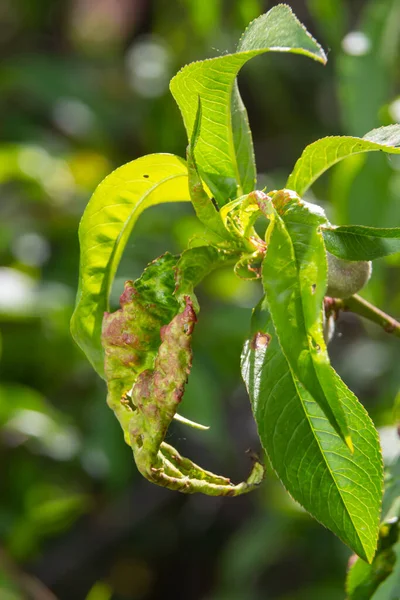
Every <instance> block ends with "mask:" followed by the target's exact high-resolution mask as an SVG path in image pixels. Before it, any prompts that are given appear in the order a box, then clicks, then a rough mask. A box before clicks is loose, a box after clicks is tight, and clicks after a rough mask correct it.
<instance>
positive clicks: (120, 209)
mask: <svg viewBox="0 0 400 600" xmlns="http://www.w3.org/2000/svg"><path fill="white" fill-rule="evenodd" d="M187 201H190V196H189V190H188V177H187V167H186V163H185V161H184V160H183V159H181V158H179V157H177V156H174V155H173V154H149V155H148V156H143V157H142V158H138V159H137V160H134V161H132V162H130V163H127V164H126V165H124V166H123V167H120V168H119V169H117V170H116V171H114V172H113V173H111V174H110V175H109V176H108V177H106V178H105V179H104V181H102V182H101V183H100V185H99V186H98V187H97V189H96V190H95V192H94V194H93V196H92V198H91V199H90V201H89V204H88V205H87V207H86V210H85V212H84V214H83V217H82V220H81V223H80V226H79V241H80V248H81V258H80V273H79V287H78V294H77V300H76V307H75V311H74V314H73V315H72V320H71V332H72V335H73V337H74V339H75V341H76V342H77V344H78V345H79V346H80V347H81V348H82V350H83V351H84V352H85V354H86V356H87V357H88V359H89V360H90V362H91V363H92V365H93V367H94V368H95V369H96V371H97V372H98V374H99V375H100V376H101V377H104V366H103V362H104V353H103V349H102V347H101V341H100V337H101V325H102V320H103V314H104V312H105V311H107V310H108V297H109V293H110V289H111V286H112V282H113V279H114V276H115V273H116V270H117V267H118V264H119V261H120V259H121V256H122V253H123V251H124V248H125V245H126V243H127V241H128V239H129V236H130V234H131V231H132V229H133V227H134V225H135V223H136V221H137V219H138V217H139V216H140V214H141V213H142V212H143V211H144V210H145V209H146V208H149V207H150V206H154V205H155V204H161V203H164V202H187Z"/></svg>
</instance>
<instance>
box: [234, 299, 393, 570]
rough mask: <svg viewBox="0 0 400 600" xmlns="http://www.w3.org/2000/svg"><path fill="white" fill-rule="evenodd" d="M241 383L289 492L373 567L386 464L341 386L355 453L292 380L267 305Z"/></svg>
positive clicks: (257, 315)
mask: <svg viewBox="0 0 400 600" xmlns="http://www.w3.org/2000/svg"><path fill="white" fill-rule="evenodd" d="M242 375H243V379H244V381H245V383H246V386H247V389H248V392H249V395H250V400H251V405H252V409H253V413H254V416H255V419H256V422H257V427H258V433H259V436H260V438H261V441H262V444H263V447H264V449H265V451H266V453H267V455H268V457H269V459H270V461H271V464H272V466H273V468H274V469H275V471H276V473H277V475H278V476H279V478H280V479H281V481H282V483H283V484H284V486H285V487H286V489H287V490H288V491H289V493H290V494H291V495H292V496H293V498H294V499H295V500H297V502H299V503H300V504H301V505H302V506H304V508H305V509H306V510H308V511H309V512H310V513H311V514H312V515H313V516H314V517H315V518H316V519H317V520H318V521H320V522H321V523H323V524H324V525H325V526H326V527H328V528H329V529H331V530H332V531H333V532H334V533H335V534H336V535H338V536H339V537H340V538H341V539H342V540H343V541H344V542H345V543H346V544H347V545H348V546H350V548H352V549H353V551H354V552H356V553H357V554H358V555H359V556H361V557H362V558H364V559H365V560H368V561H371V560H372V558H373V555H374V552H375V548H376V540H377V535H378V524H379V512H380V502H381V493H382V489H381V486H382V483H381V482H382V462H381V457H380V448H379V441H378V435H377V432H376V430H375V428H374V426H373V424H372V422H371V420H370V418H369V417H368V415H367V413H366V411H365V410H364V408H363V407H362V406H361V404H360V403H359V402H358V401H357V399H356V397H355V396H354V395H353V394H352V393H351V392H350V391H349V390H347V388H346V387H345V386H344V385H342V388H341V399H342V402H343V406H344V407H345V410H346V414H347V417H348V425H349V430H350V432H351V438H352V441H353V446H354V452H353V453H351V452H350V450H349V448H348V447H347V446H346V445H345V444H344V443H343V440H342V439H341V437H340V436H339V435H338V434H337V432H336V431H335V429H334V427H332V425H331V423H330V422H329V420H328V419H327V418H326V415H325V414H324V412H323V410H322V409H321V407H320V406H319V404H318V403H317V402H316V401H315V400H314V398H313V397H312V396H311V394H310V393H309V392H308V391H307V390H306V388H305V387H304V386H303V385H302V384H301V383H300V382H299V380H298V379H297V378H296V377H295V376H294V375H293V373H292V370H291V369H290V366H289V364H288V361H287V359H286V358H285V356H284V354H283V352H282V349H281V346H280V343H279V340H278V336H277V334H276V331H275V328H274V325H273V322H272V319H271V316H270V313H269V310H268V304H267V302H266V300H265V299H264V300H263V301H261V302H260V303H259V305H258V307H257V308H256V309H255V311H254V314H253V320H252V334H251V337H250V339H249V340H248V341H247V342H246V344H245V348H244V351H243V354H242ZM339 382H340V379H338V385H339Z"/></svg>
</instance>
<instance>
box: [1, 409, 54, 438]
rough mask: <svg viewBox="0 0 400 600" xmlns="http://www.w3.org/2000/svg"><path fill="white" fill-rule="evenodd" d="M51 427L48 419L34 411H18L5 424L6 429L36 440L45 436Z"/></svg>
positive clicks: (50, 420)
mask: <svg viewBox="0 0 400 600" xmlns="http://www.w3.org/2000/svg"><path fill="white" fill-rule="evenodd" d="M53 427H54V423H53V420H52V419H50V417H48V416H47V415H45V414H43V413H40V412H37V411H35V410H19V411H18V412H17V413H16V414H15V415H14V417H13V418H12V419H10V421H8V423H7V428H8V429H13V430H14V431H17V432H18V433H22V434H23V435H28V436H30V437H38V438H40V437H44V436H45V435H47V434H48V432H49V431H50V430H51V429H52V428H53Z"/></svg>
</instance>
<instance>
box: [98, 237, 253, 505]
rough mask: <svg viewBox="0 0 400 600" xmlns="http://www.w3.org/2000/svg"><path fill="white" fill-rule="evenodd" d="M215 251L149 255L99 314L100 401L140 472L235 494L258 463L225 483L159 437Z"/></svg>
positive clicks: (160, 480) (180, 382)
mask: <svg viewBox="0 0 400 600" xmlns="http://www.w3.org/2000/svg"><path fill="white" fill-rule="evenodd" d="M219 256H220V257H221V262H222V264H224V263H225V261H226V256H225V253H223V252H220V251H218V250H217V249H215V248H211V247H209V246H206V247H197V248H193V249H190V250H187V251H185V252H184V253H183V255H182V257H181V258H179V257H175V256H171V255H170V254H165V255H164V256H162V257H160V258H159V259H157V260H155V261H153V262H152V263H151V264H150V265H149V266H148V267H147V268H146V269H145V271H144V273H143V275H142V276H141V277H140V279H138V280H137V281H136V282H135V283H133V282H131V281H128V282H126V284H125V291H124V293H123V294H122V296H121V309H119V310H117V311H116V312H114V313H112V314H108V313H106V314H105V316H104V320H103V332H102V343H103V346H104V350H105V357H106V358H105V373H106V379H107V387H108V396H107V402H108V404H109V406H110V407H111V408H112V410H113V411H114V412H115V414H116V416H117V418H118V420H119V422H120V424H121V426H122V429H123V431H124V435H125V440H126V442H127V443H128V444H129V445H130V446H131V447H132V450H133V454H134V458H135V462H136V465H137V467H138V469H139V471H140V473H141V474H142V475H143V476H144V477H146V478H147V479H149V480H150V481H152V482H153V483H157V484H159V485H162V486H165V487H168V488H170V489H174V490H179V491H182V492H185V493H193V492H202V493H204V494H208V495H227V496H236V495H238V494H242V493H245V492H248V491H250V490H251V489H253V488H254V487H255V486H256V485H258V484H259V483H260V482H261V480H262V478H263V473H264V471H263V467H262V465H261V464H260V463H258V462H257V463H256V464H255V465H254V467H253V470H252V472H251V474H250V477H249V479H248V480H247V481H246V482H243V483H241V484H238V485H232V484H231V482H230V480H229V479H227V478H225V477H220V476H217V475H214V474H213V473H209V472H208V471H205V470H204V469H202V468H201V467H198V466H197V465H195V464H194V463H192V461H190V460H189V459H186V458H183V457H182V456H180V455H179V454H178V452H177V451H176V450H175V449H174V448H172V446H170V445H169V444H166V443H165V442H164V439H165V436H166V433H167V430H168V427H169V425H170V423H171V421H172V419H173V418H174V416H175V414H176V411H177V407H178V405H179V403H180V402H181V400H182V397H183V394H184V390H185V384H186V381H187V378H188V375H189V373H190V369H191V364H192V351H191V336H192V332H193V328H194V325H195V323H196V321H197V316H196V310H195V304H194V301H193V296H194V292H193V285H194V284H195V283H197V282H198V280H199V277H200V276H201V275H202V276H204V275H206V274H207V273H208V272H209V271H210V270H212V269H213V268H215V267H216V266H218V258H219ZM190 282H192V285H191V286H190ZM174 294H176V295H177V299H176V298H175V297H174ZM178 300H179V301H178ZM196 304H197V302H196Z"/></svg>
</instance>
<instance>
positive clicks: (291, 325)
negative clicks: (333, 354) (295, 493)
mask: <svg viewBox="0 0 400 600" xmlns="http://www.w3.org/2000/svg"><path fill="white" fill-rule="evenodd" d="M272 202H273V205H274V207H275V209H276V212H275V213H273V214H272V215H271V220H270V225H269V227H268V229H267V234H266V242H267V252H266V254H265V258H264V261H263V270H262V281H263V285H264V290H265V294H266V297H267V300H268V306H269V309H270V311H271V315H272V319H273V321H274V326H275V329H276V332H277V334H278V337H279V341H280V344H281V347H282V350H283V353H284V354H285V356H286V358H287V360H288V363H289V365H290V367H291V369H292V370H293V373H294V374H295V375H296V377H297V378H298V379H299V380H300V381H301V383H302V384H303V385H304V386H305V388H306V389H307V390H308V391H309V392H310V393H311V394H312V396H313V397H314V399H315V400H316V402H318V403H319V404H320V406H321V408H322V409H323V411H324V413H325V415H326V416H327V417H328V419H329V420H330V422H331V423H332V425H333V426H334V427H335V428H336V430H337V432H338V433H339V434H340V435H341V436H342V437H343V439H344V440H345V441H346V443H347V444H348V445H349V447H350V448H351V447H352V445H351V439H350V435H349V431H348V426H347V419H346V414H345V412H344V410H343V407H342V402H341V398H340V391H339V390H338V388H337V382H336V377H335V371H334V369H333V368H332V367H331V365H330V362H329V357H328V351H327V348H326V344H325V341H324V335H323V299H324V296H325V292H326V287H327V263H326V251H325V246H324V242H323V239H322V234H321V232H320V225H321V224H323V223H325V221H326V217H325V215H324V214H323V212H322V211H321V209H320V208H319V207H318V206H315V205H312V204H308V203H306V202H303V201H302V200H301V199H300V198H299V197H298V196H297V195H296V194H293V192H290V191H287V190H282V191H280V192H277V193H275V194H274V195H273V196H272ZM278 213H279V214H278Z"/></svg>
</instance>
